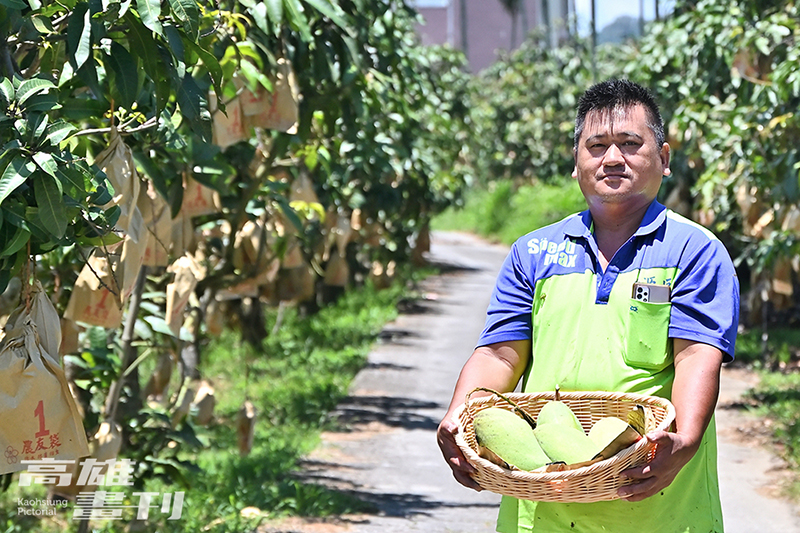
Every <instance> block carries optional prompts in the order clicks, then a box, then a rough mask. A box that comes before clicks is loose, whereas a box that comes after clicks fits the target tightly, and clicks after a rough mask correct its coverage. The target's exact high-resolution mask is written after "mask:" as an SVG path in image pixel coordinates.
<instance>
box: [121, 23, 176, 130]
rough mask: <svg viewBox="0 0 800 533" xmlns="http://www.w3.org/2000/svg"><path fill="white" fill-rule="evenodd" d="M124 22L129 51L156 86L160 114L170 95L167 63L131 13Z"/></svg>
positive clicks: (146, 30) (150, 36) (148, 32)
mask: <svg viewBox="0 0 800 533" xmlns="http://www.w3.org/2000/svg"><path fill="white" fill-rule="evenodd" d="M125 20H126V22H127V23H128V43H129V48H130V51H131V53H132V54H134V55H136V56H137V57H138V58H139V59H140V60H141V62H142V66H143V67H144V71H145V72H146V73H147V75H148V76H149V77H150V79H151V80H152V82H153V84H155V86H156V87H155V88H156V91H155V96H156V108H157V109H156V114H160V113H161V110H162V109H164V107H165V106H166V105H167V101H168V100H169V97H170V94H171V93H172V89H171V87H170V81H169V74H168V73H167V67H166V65H165V64H166V63H167V62H165V61H162V59H161V54H160V53H159V50H158V45H157V44H156V41H155V39H153V34H152V32H151V31H150V30H148V29H147V28H145V27H144V26H143V25H142V23H141V22H140V21H139V19H138V18H136V17H135V16H134V15H133V14H131V13H129V14H128V15H127V16H126V17H125Z"/></svg>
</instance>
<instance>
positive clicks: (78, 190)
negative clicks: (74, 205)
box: [56, 166, 91, 199]
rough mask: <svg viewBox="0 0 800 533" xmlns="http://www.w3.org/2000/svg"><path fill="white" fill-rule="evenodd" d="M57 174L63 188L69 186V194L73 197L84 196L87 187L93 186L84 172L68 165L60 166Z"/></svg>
mask: <svg viewBox="0 0 800 533" xmlns="http://www.w3.org/2000/svg"><path fill="white" fill-rule="evenodd" d="M56 176H58V180H59V181H60V182H61V187H62V189H63V188H64V187H67V191H68V192H67V194H68V195H69V196H71V197H73V198H81V199H82V198H84V197H85V196H86V193H87V189H89V188H91V181H90V180H87V179H86V176H85V175H84V174H83V173H82V172H78V171H76V170H74V169H72V168H70V167H68V166H65V167H63V168H59V169H58V170H57V171H56Z"/></svg>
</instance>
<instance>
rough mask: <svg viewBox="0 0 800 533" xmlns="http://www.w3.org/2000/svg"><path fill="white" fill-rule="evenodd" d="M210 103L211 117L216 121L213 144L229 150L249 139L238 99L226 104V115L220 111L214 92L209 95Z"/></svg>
mask: <svg viewBox="0 0 800 533" xmlns="http://www.w3.org/2000/svg"><path fill="white" fill-rule="evenodd" d="M209 102H210V103H211V108H210V111H211V117H212V119H213V120H214V123H213V125H212V130H211V142H212V143H213V144H216V145H217V146H219V147H220V148H227V147H228V146H230V145H232V144H236V143H238V142H239V141H243V140H244V139H246V138H247V132H246V131H245V126H244V120H243V116H242V106H241V103H240V102H239V98H238V97H237V98H234V99H233V100H232V101H230V102H228V103H227V104H225V113H223V112H222V111H220V110H219V109H218V106H217V97H216V95H215V94H214V93H213V91H212V92H210V93H209Z"/></svg>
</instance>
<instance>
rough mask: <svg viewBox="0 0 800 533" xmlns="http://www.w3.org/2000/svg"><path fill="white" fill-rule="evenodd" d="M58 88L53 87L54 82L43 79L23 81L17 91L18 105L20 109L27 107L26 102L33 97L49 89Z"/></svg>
mask: <svg viewBox="0 0 800 533" xmlns="http://www.w3.org/2000/svg"><path fill="white" fill-rule="evenodd" d="M55 88H56V86H55V85H53V82H51V81H48V80H43V79H41V78H33V79H30V80H25V81H23V82H22V83H21V84H20V85H19V88H18V89H17V103H18V105H19V106H20V107H23V106H24V105H25V102H26V101H27V100H28V98H30V97H31V96H34V95H36V94H38V93H40V92H42V91H47V90H49V89H55Z"/></svg>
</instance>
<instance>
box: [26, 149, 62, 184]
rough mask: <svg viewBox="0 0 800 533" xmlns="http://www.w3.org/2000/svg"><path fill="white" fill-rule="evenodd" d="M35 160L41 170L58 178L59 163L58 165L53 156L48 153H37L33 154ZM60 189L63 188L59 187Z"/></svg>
mask: <svg viewBox="0 0 800 533" xmlns="http://www.w3.org/2000/svg"><path fill="white" fill-rule="evenodd" d="M33 160H34V161H35V162H36V165H37V166H38V167H39V168H41V169H42V170H43V171H44V172H45V173H46V174H49V175H50V176H52V177H54V178H55V177H56V172H58V163H56V160H55V159H53V156H52V155H51V154H49V153H47V152H36V153H35V154H33ZM37 181H41V180H37ZM59 189H61V187H59ZM59 193H60V190H59Z"/></svg>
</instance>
